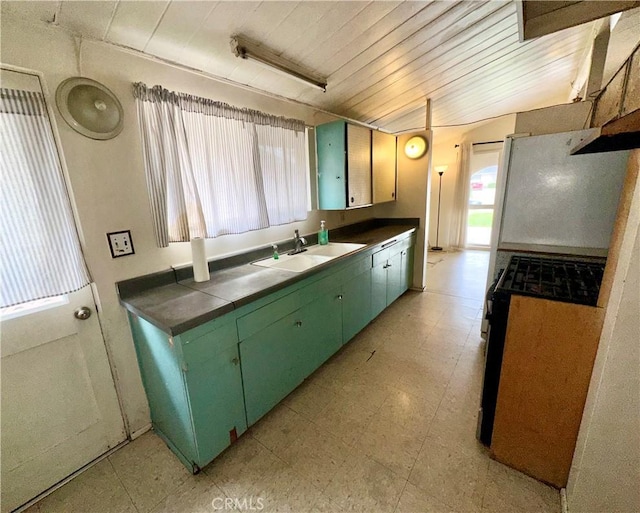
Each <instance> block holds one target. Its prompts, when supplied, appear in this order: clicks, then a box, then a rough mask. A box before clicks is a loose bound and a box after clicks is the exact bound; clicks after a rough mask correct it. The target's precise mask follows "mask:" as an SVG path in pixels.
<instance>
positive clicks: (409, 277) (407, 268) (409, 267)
mask: <svg viewBox="0 0 640 513" xmlns="http://www.w3.org/2000/svg"><path fill="white" fill-rule="evenodd" d="M413 248H414V246H411V247H410V248H407V249H404V250H402V292H401V294H402V293H403V292H405V291H407V290H408V289H409V288H410V287H411V284H412V283H413V251H414V250H413Z"/></svg>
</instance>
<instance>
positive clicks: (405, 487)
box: [393, 472, 411, 513]
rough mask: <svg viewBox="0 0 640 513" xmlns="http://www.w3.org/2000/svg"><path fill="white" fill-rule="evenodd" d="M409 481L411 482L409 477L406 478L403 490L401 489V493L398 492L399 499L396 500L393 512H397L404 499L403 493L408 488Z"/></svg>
mask: <svg viewBox="0 0 640 513" xmlns="http://www.w3.org/2000/svg"><path fill="white" fill-rule="evenodd" d="M409 475H411V472H409ZM407 483H409V478H408V477H407V479H405V480H404V485H403V487H402V490H400V493H399V494H398V500H396V505H395V507H394V508H393V513H395V512H396V511H397V510H398V506H400V500H401V499H402V494H404V491H405V490H406V489H407Z"/></svg>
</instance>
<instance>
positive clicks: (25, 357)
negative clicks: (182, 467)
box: [0, 71, 126, 512]
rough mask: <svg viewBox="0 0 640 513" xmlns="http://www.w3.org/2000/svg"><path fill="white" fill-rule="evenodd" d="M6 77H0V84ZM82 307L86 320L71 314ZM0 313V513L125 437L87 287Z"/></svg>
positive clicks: (106, 357)
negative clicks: (0, 482) (0, 464)
mask: <svg viewBox="0 0 640 513" xmlns="http://www.w3.org/2000/svg"><path fill="white" fill-rule="evenodd" d="M10 75H11V74H8V73H6V72H5V71H3V72H2V79H3V87H8V85H5V84H7V81H8V78H10ZM32 77H33V75H32ZM22 78H24V77H22ZM34 78H36V80H37V77H34ZM21 86H22V87H23V86H24V84H21ZM0 158H3V157H1V156H0ZM5 242H6V241H5ZM83 307H86V308H88V310H89V311H90V314H91V315H89V317H88V318H86V319H82V318H81V317H83V316H82V315H81V314H78V315H77V316H76V315H74V312H76V311H78V310H79V309H81V308H83ZM0 312H1V315H2V317H0V340H1V343H0V373H1V385H2V393H1V395H2V400H1V404H0V408H1V409H0V411H1V412H2V416H1V421H0V424H1V425H0V427H1V431H0V433H1V447H0V449H1V451H2V453H1V454H2V493H1V504H2V512H5V511H11V510H12V509H15V508H17V507H19V506H20V505H22V504H24V503H25V502H27V501H29V500H30V499H32V498H33V497H35V496H37V495H39V494H40V493H42V492H43V491H45V490H47V489H48V488H49V487H51V486H53V485H55V484H56V483H58V482H59V481H61V480H63V479H64V478H65V477H67V476H69V475H70V474H72V473H73V472H75V471H76V470H78V469H80V468H81V467H83V466H85V465H86V464H88V463H90V462H91V461H92V460H94V459H95V458H97V457H98V456H100V455H101V454H103V453H105V452H106V451H108V450H109V449H110V448H112V447H114V446H116V445H118V444H119V443H120V442H122V441H123V440H125V438H126V432H125V428H124V423H123V419H122V414H121V411H120V406H119V403H118V397H117V395H116V390H115V385H114V381H113V376H112V374H111V367H110V365H109V359H108V355H107V351H106V347H105V343H104V339H103V337H102V332H101V328H100V323H99V321H98V316H97V314H96V308H95V303H94V300H93V295H92V290H91V286H85V287H83V288H82V289H80V290H79V291H77V292H72V293H70V294H67V295H64V296H60V297H57V298H53V299H45V300H38V301H35V302H29V303H24V304H23V305H18V306H13V307H8V308H4V309H2V310H1V311H0Z"/></svg>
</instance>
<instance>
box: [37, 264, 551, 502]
mask: <svg viewBox="0 0 640 513" xmlns="http://www.w3.org/2000/svg"><path fill="white" fill-rule="evenodd" d="M475 253H481V252H470V253H467V252H460V253H445V254H441V255H439V257H438V262H437V263H436V264H435V265H431V266H430V271H429V272H430V274H431V275H434V276H435V275H438V276H437V278H436V279H435V280H432V281H431V282H430V284H428V289H430V288H437V287H443V286H446V287H445V288H446V290H445V293H434V292H424V293H416V292H408V293H406V294H405V295H404V296H403V297H401V298H400V299H399V300H398V301H396V302H395V303H394V304H393V305H392V306H391V307H390V308H388V309H387V310H386V311H385V312H383V313H382V314H381V315H380V316H379V317H378V318H377V319H375V320H374V321H373V322H372V323H371V324H370V325H369V326H368V327H367V328H366V329H365V330H364V331H363V332H362V333H360V334H359V335H358V336H357V337H356V338H355V339H354V340H353V341H351V342H350V343H349V344H347V345H346V346H345V347H344V348H343V349H342V350H341V351H339V352H338V353H337V354H336V355H335V356H334V357H333V358H331V359H330V360H329V361H328V362H327V363H326V364H325V365H323V366H322V367H321V368H320V369H318V371H317V372H316V373H315V374H313V375H312V376H311V377H310V378H309V379H308V380H307V381H306V382H305V383H304V384H303V385H301V386H300V387H299V388H298V389H297V390H295V391H294V392H293V393H292V394H291V395H289V397H287V398H286V399H285V400H284V401H283V402H282V403H281V404H280V405H279V406H277V407H276V408H275V409H274V410H272V411H271V412H270V413H269V414H268V415H267V416H265V417H264V418H263V419H262V420H261V421H260V422H258V423H257V425H255V426H254V427H253V428H251V429H250V430H249V432H248V433H246V434H245V435H244V436H242V437H241V438H240V440H239V441H238V442H237V443H236V444H235V445H234V446H233V447H231V448H229V449H228V450H227V451H226V452H224V453H223V454H222V455H221V456H219V457H218V458H217V459H216V460H215V461H214V462H213V463H212V464H211V465H209V466H207V467H206V468H205V469H204V471H203V472H201V473H200V474H199V475H196V476H192V475H190V474H189V473H188V472H187V471H186V470H185V468H184V467H183V466H182V465H181V464H180V463H179V462H178V460H177V459H176V458H175V457H174V456H173V454H172V453H171V452H170V451H169V450H168V449H167V448H166V447H165V446H164V444H163V443H162V441H160V439H159V438H158V437H157V436H155V435H154V434H153V433H147V434H145V435H143V436H142V437H140V438H138V439H137V440H135V441H133V442H132V443H130V444H129V445H127V446H126V447H124V448H122V449H121V450H119V451H117V452H116V453H115V454H113V455H111V456H110V457H109V458H107V459H105V460H103V461H102V462H100V463H99V464H97V465H95V466H94V467H92V468H91V469H89V470H88V471H86V472H85V473H83V474H82V475H80V476H79V477H77V478H76V479H74V480H73V481H72V482H70V483H69V484H67V485H65V486H64V487H62V488H61V489H59V490H58V491H56V492H55V493H53V494H52V495H50V496H49V497H47V498H45V499H44V500H43V501H41V502H40V503H39V504H37V505H35V506H34V507H32V509H31V510H30V513H35V512H43V513H44V512H65V513H75V512H78V513H93V512H96V513H97V512H100V513H102V512H105V513H106V512H132V513H136V512H137V513H147V512H151V513H169V512H171V513H178V512H180V513H212V512H215V511H225V510H227V511H228V510H230V509H232V508H231V507H227V508H225V502H224V501H225V499H231V500H232V501H233V500H234V499H237V502H236V503H235V505H236V509H237V510H241V511H260V510H261V511H265V512H272V511H273V512H276V511H277V512H291V513H297V512H300V513H302V512H313V513H326V512H341V511H359V512H371V513H377V512H380V513H385V512H390V513H391V512H396V513H428V512H458V513H472V512H478V513H481V512H484V513H499V512H505V513H517V512H556V513H557V512H559V511H560V500H559V494H558V492H557V491H556V490H554V489H552V488H549V487H547V486H545V485H543V484H541V483H539V482H537V481H535V480H533V479H531V478H528V477H526V476H524V475H523V474H520V473H519V472H516V471H513V470H511V469H509V468H507V467H505V466H504V465H501V464H499V463H496V462H495V461H492V460H491V459H490V458H489V456H488V454H487V451H486V450H485V449H484V448H483V447H482V446H481V445H479V444H478V443H477V442H476V439H475V429H476V420H477V409H478V402H479V394H480V387H481V371H482V359H483V341H482V339H481V338H480V336H479V330H480V328H479V326H480V319H481V314H482V309H481V307H482V295H483V294H484V292H483V291H481V289H479V286H478V284H477V283H476V282H477V281H479V280H480V278H474V279H472V280H469V281H468V283H471V284H472V285H471V288H465V287H464V283H465V280H458V282H457V283H458V285H456V286H455V287H457V289H456V288H455V287H454V286H453V285H451V283H450V282H449V283H448V282H447V280H446V273H450V274H454V275H456V276H457V275H458V273H459V272H460V269H461V268H464V261H468V262H471V265H472V266H475V267H478V266H479V265H480V264H479V263H478V262H479V261H480V260H481V259H482V258H485V259H486V260H488V254H484V255H482V254H481V255H478V254H475ZM474 274H475V275H478V274H479V273H478V270H477V269H476V270H475V273H474ZM443 275H444V276H443ZM485 276H486V264H485V272H484V275H483V277H482V278H481V281H484V279H485V278H484V277H485ZM456 279H457V278H456ZM447 283H448V284H447ZM434 284H435V285H436V286H437V287H429V285H432V286H433V285H434ZM483 287H484V283H483ZM483 287H482V288H483ZM479 291H480V292H479ZM227 504H229V503H227Z"/></svg>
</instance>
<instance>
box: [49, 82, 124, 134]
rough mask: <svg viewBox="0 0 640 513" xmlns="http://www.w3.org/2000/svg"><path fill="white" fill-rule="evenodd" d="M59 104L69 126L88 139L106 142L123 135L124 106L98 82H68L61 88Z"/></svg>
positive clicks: (58, 96) (57, 96)
mask: <svg viewBox="0 0 640 513" xmlns="http://www.w3.org/2000/svg"><path fill="white" fill-rule="evenodd" d="M56 104H57V105H58V110H59V111H60V114H61V115H62V118H63V119H64V120H65V121H66V122H67V124H68V125H69V126H70V127H71V128H73V129H74V130H75V131H76V132H78V133H80V134H82V135H84V136H85V137H90V138H91V139H98V140H106V139H112V138H113V137H115V136H116V135H118V134H119V133H120V132H121V131H122V127H123V122H122V120H123V117H124V113H123V110H122V105H120V102H119V101H118V98H116V96H115V95H114V94H113V93H112V92H111V91H110V90H109V89H107V88H106V87H105V86H103V85H102V84H101V83H99V82H96V81H95V80H91V79H89V78H84V77H72V78H68V79H67V80H65V81H64V82H62V83H61V84H60V85H59V86H58V89H57V91H56Z"/></svg>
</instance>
